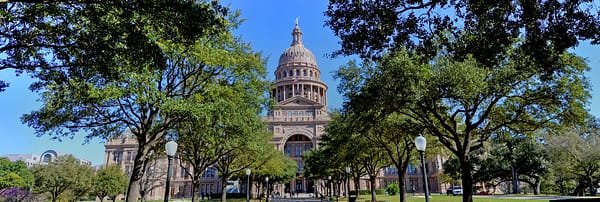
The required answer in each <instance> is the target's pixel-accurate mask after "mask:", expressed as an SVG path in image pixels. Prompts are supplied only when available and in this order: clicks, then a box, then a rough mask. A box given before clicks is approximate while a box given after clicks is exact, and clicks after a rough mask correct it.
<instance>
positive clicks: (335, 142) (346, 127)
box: [320, 113, 390, 201]
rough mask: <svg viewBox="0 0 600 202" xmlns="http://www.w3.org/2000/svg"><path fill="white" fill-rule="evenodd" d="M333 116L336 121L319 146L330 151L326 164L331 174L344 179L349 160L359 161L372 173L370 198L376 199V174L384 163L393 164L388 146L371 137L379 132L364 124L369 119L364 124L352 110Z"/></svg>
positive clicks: (361, 165) (356, 162) (332, 123)
mask: <svg viewBox="0 0 600 202" xmlns="http://www.w3.org/2000/svg"><path fill="white" fill-rule="evenodd" d="M332 118H333V121H332V122H331V123H330V124H328V126H327V128H326V129H325V131H326V134H325V135H324V137H323V139H322V142H321V146H320V149H322V150H323V152H324V153H325V154H327V155H328V157H327V158H326V159H327V161H328V163H327V164H326V165H327V166H328V167H329V169H328V176H329V175H330V176H332V177H334V178H335V179H336V180H339V179H343V177H342V176H344V175H345V166H349V163H348V162H353V163H355V164H356V165H360V167H362V168H363V169H364V171H365V174H367V175H368V176H369V182H370V183H371V184H370V185H371V186H370V188H371V200H372V201H377V196H376V193H375V183H376V181H375V180H376V177H377V176H378V174H379V171H380V170H381V169H382V168H383V167H386V166H389V164H390V163H389V161H390V160H389V156H388V153H386V150H384V149H382V147H381V145H380V144H379V142H377V141H373V140H371V139H369V137H371V136H377V135H380V134H375V130H372V129H370V128H369V129H364V128H361V127H365V126H366V125H368V124H369V123H362V124H361V123H360V122H358V121H356V120H357V119H356V117H353V116H352V115H350V114H341V113H336V114H334V115H333V116H332ZM348 131H352V132H348Z"/></svg>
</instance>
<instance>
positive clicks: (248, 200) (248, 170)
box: [246, 168, 250, 202]
mask: <svg viewBox="0 0 600 202" xmlns="http://www.w3.org/2000/svg"><path fill="white" fill-rule="evenodd" d="M246 175H247V176H248V181H247V184H246V202H250V168H248V169H246Z"/></svg>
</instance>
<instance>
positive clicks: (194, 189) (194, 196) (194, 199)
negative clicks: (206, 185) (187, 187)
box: [192, 179, 200, 202]
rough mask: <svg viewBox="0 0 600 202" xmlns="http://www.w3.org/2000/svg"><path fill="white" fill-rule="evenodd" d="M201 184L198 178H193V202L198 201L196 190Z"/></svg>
mask: <svg viewBox="0 0 600 202" xmlns="http://www.w3.org/2000/svg"><path fill="white" fill-rule="evenodd" d="M199 184H200V183H198V181H197V180H194V179H192V202H196V201H198V197H196V196H197V194H196V191H197V190H200V189H199Z"/></svg>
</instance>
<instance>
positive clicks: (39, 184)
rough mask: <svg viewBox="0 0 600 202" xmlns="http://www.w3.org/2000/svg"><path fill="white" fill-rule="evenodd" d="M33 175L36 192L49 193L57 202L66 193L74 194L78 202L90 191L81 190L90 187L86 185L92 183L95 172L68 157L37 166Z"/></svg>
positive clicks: (53, 201) (33, 169) (53, 200)
mask: <svg viewBox="0 0 600 202" xmlns="http://www.w3.org/2000/svg"><path fill="white" fill-rule="evenodd" d="M32 173H33V176H34V178H35V186H34V192H40V193H48V194H50V199H51V201H52V202H55V201H56V200H57V199H58V197H59V196H60V195H61V194H63V193H65V192H73V193H72V194H73V196H74V197H76V199H75V200H78V197H80V196H82V194H81V193H84V192H85V191H89V190H85V189H84V190H81V189H79V188H87V187H88V184H86V183H88V182H90V180H89V179H90V178H91V177H92V175H93V170H92V168H91V167H89V166H87V165H82V164H80V163H79V160H77V159H75V158H74V157H73V156H71V155H66V156H61V157H58V158H57V159H56V160H54V161H52V162H49V163H48V164H47V165H35V166H34V167H32ZM75 192H77V193H75ZM69 200H73V199H69Z"/></svg>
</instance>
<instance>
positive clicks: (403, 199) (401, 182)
mask: <svg viewBox="0 0 600 202" xmlns="http://www.w3.org/2000/svg"><path fill="white" fill-rule="evenodd" d="M398 187H399V188H400V192H399V193H398V194H399V195H400V202H406V187H405V184H404V174H400V173H398Z"/></svg>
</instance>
